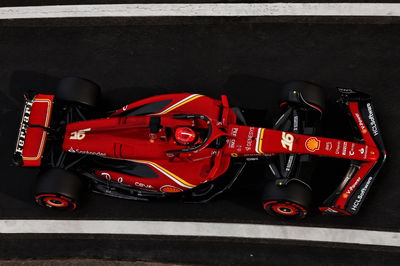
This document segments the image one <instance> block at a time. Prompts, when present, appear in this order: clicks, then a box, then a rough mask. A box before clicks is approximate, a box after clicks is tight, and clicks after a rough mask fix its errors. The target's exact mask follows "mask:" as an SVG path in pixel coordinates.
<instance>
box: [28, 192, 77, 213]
mask: <svg viewBox="0 0 400 266" xmlns="http://www.w3.org/2000/svg"><path fill="white" fill-rule="evenodd" d="M35 198H36V201H37V202H38V203H39V204H40V205H44V206H46V207H50V208H53V207H54V208H60V209H61V208H68V209H71V210H74V209H75V208H76V204H75V203H74V202H72V201H71V199H69V198H67V197H65V196H57V195H54V194H41V195H38V196H36V197H35Z"/></svg>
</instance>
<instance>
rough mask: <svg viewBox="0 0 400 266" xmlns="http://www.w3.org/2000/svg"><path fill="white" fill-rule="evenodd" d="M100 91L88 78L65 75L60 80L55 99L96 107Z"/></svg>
mask: <svg viewBox="0 0 400 266" xmlns="http://www.w3.org/2000/svg"><path fill="white" fill-rule="evenodd" d="M100 91H101V89H100V87H99V86H98V85H97V84H96V83H94V82H92V81H90V80H88V79H83V78H78V77H67V78H63V79H62V80H60V82H59V84H58V87H57V90H56V99H58V100H62V101H66V102H72V103H79V104H83V105H86V106H90V107H96V105H97V102H98V99H99V97H100Z"/></svg>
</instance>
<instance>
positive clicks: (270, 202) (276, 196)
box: [262, 180, 312, 219]
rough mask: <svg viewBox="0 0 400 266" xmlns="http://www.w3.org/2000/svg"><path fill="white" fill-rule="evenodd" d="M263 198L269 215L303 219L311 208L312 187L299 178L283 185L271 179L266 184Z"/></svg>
mask: <svg viewBox="0 0 400 266" xmlns="http://www.w3.org/2000/svg"><path fill="white" fill-rule="evenodd" d="M262 200H263V207H264V210H265V211H266V212H267V213H268V214H269V215H272V216H278V217H288V218H298V219H302V218H304V217H305V216H306V215H307V213H308V212H309V210H310V209H311V204H312V198H311V189H310V188H309V187H308V186H307V185H305V184H304V183H302V182H301V181H297V180H291V181H289V183H287V184H286V185H283V186H277V185H276V184H275V182H274V181H270V182H268V183H267V184H266V185H265V188H264V193H263V199H262Z"/></svg>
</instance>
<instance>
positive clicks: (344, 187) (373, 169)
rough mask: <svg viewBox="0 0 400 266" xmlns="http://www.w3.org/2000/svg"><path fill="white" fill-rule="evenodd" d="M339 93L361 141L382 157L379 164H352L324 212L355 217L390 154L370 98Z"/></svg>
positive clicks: (365, 95)
mask: <svg viewBox="0 0 400 266" xmlns="http://www.w3.org/2000/svg"><path fill="white" fill-rule="evenodd" d="M339 92H340V93H341V99H340V102H341V103H342V104H343V106H344V107H345V109H346V110H347V112H348V114H349V116H350V117H351V120H352V121H354V126H355V129H356V134H357V135H358V139H359V141H360V142H364V143H366V144H367V145H368V146H372V147H376V150H378V151H379V156H377V160H376V161H369V162H360V161H352V163H351V165H350V168H349V170H348V171H347V173H346V175H345V177H344V179H343V181H342V182H341V184H340V185H339V187H338V188H337V189H336V191H335V192H334V193H333V194H332V195H330V197H328V198H327V199H326V200H325V202H324V204H323V207H320V210H321V211H322V212H323V213H329V214H344V215H355V214H357V212H358V211H359V209H360V207H361V205H362V203H363V202H364V200H365V198H366V195H367V193H368V192H369V190H370V189H371V186H372V183H373V182H374V180H375V178H376V176H377V174H378V172H379V171H380V169H381V167H382V165H383V164H384V162H385V160H386V150H385V146H384V144H383V140H382V135H381V131H380V129H379V126H378V122H377V121H378V120H377V117H376V114H375V111H374V108H373V106H372V103H371V99H370V97H369V96H368V95H367V94H365V93H361V92H358V91H355V90H352V89H339ZM363 152H364V153H365V154H367V153H368V151H366V150H365V151H363Z"/></svg>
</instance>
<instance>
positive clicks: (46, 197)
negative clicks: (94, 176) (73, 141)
mask: <svg viewBox="0 0 400 266" xmlns="http://www.w3.org/2000/svg"><path fill="white" fill-rule="evenodd" d="M83 189H84V186H83V183H82V181H81V179H80V178H79V177H78V176H77V175H76V174H74V173H72V172H70V171H66V170H64V169H61V168H50V169H48V170H46V171H44V172H42V173H41V174H40V175H39V176H38V182H37V185H36V193H35V200H36V203H38V204H39V205H41V206H43V207H46V208H51V209H58V210H74V209H76V207H77V204H78V202H79V199H80V197H81V194H82V191H83Z"/></svg>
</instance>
